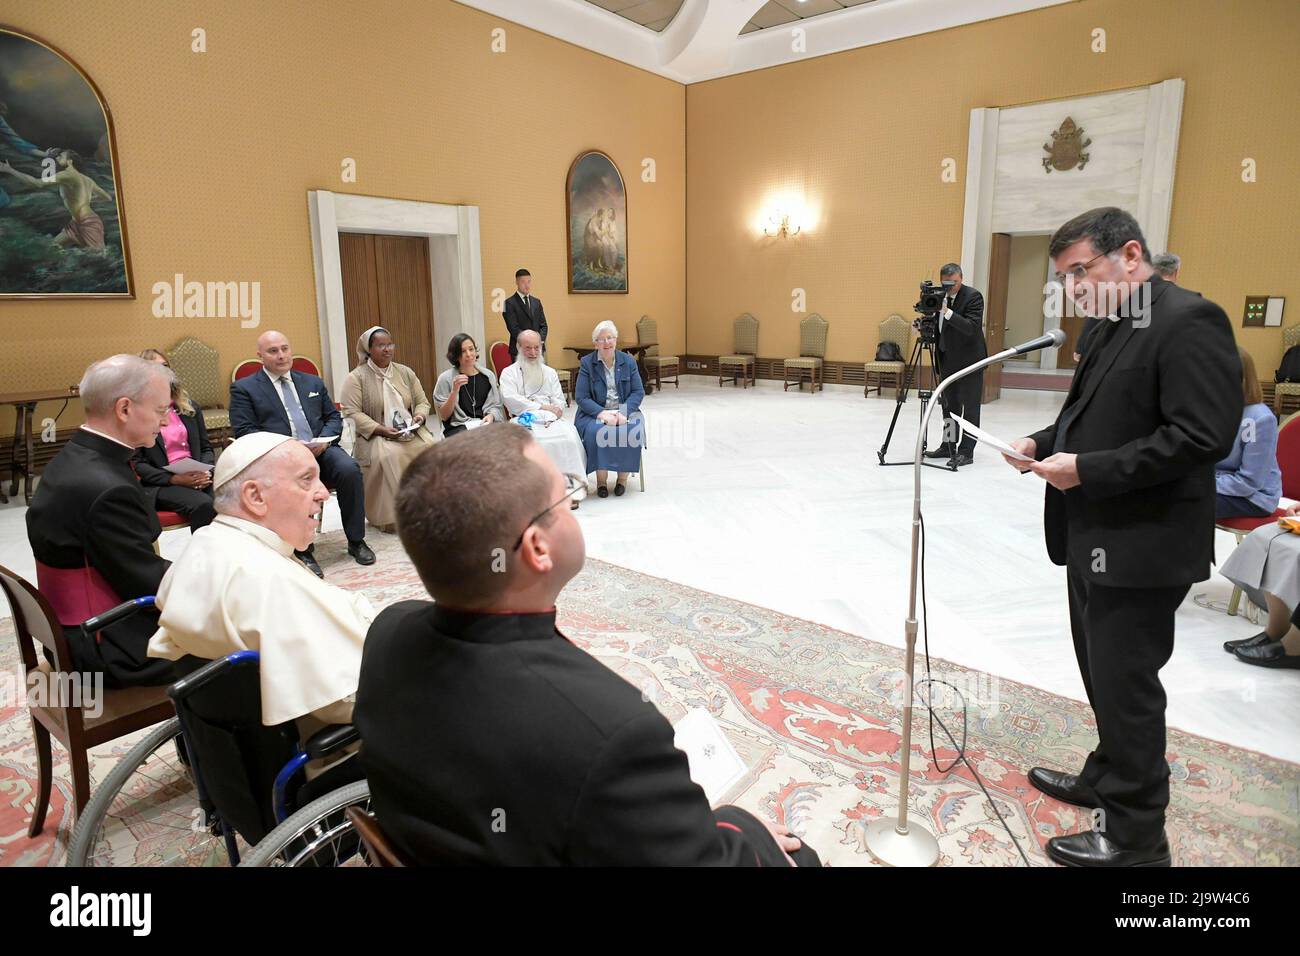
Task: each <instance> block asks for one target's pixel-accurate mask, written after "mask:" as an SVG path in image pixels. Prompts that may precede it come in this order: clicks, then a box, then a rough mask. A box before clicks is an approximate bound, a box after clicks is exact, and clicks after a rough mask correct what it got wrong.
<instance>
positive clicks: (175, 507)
mask: <svg viewBox="0 0 1300 956" xmlns="http://www.w3.org/2000/svg"><path fill="white" fill-rule="evenodd" d="M154 507H155V508H156V509H157V510H158V511H174V512H176V513H177V514H178V515H180V516H181V517H182V518H184V519H185V520H186V521H188V522H189V523H190V531H191V532H195V531H198V530H199V529H200V528H205V527H207V526H208V525H210V524H212V519H213V518H215V517H216V516H217V510H216V509H215V508H214V507H213V506H212V492H211V491H200V490H199V489H198V488H186V487H183V486H182V485H166V486H165V487H162V488H159V489H158V494H157V495H156V496H155V497H154Z"/></svg>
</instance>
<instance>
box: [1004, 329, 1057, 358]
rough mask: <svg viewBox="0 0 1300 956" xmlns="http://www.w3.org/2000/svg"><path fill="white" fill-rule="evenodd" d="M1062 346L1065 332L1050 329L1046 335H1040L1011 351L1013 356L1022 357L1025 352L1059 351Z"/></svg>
mask: <svg viewBox="0 0 1300 956" xmlns="http://www.w3.org/2000/svg"><path fill="white" fill-rule="evenodd" d="M1064 344H1065V332H1064V331H1063V330H1061V329H1052V331H1050V332H1048V333H1047V334H1046V335H1040V336H1039V337H1038V338H1036V339H1030V340H1029V341H1028V342H1024V343H1022V344H1020V345H1017V346H1015V347H1014V348H1013V349H1012V350H1011V351H1012V354H1014V355H1024V354H1025V353H1026V352H1037V351H1038V350H1039V349H1049V348H1050V349H1059V348H1060V347H1061V346H1062V345H1064Z"/></svg>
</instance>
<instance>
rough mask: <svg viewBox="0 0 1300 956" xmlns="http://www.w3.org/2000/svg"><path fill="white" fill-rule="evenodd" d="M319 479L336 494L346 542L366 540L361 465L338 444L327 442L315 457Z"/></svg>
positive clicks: (364, 496) (364, 499) (352, 542)
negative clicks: (328, 443) (324, 447)
mask: <svg viewBox="0 0 1300 956" xmlns="http://www.w3.org/2000/svg"><path fill="white" fill-rule="evenodd" d="M316 461H317V463H318V464H319V465H320V480H321V481H322V482H324V484H325V487H327V488H332V489H333V490H334V491H337V492H338V493H339V511H340V512H342V514H343V531H344V533H345V534H346V535H347V536H348V544H356V543H357V542H359V541H364V540H366V493H365V487H364V485H363V483H362V478H361V467H360V466H359V465H358V464H357V463H356V460H355V459H354V458H353V457H352V456H351V455H349V454H348V453H347V452H345V451H344V450H343V449H342V448H340V447H339V446H338V445H330V446H329V447H328V448H326V449H325V450H324V451H323V452H321V453H320V457H318V458H317V459H316Z"/></svg>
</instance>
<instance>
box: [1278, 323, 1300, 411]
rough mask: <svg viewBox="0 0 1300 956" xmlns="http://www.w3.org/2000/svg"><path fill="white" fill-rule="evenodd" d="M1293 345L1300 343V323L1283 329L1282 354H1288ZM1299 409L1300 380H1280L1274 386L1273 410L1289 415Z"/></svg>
mask: <svg viewBox="0 0 1300 956" xmlns="http://www.w3.org/2000/svg"><path fill="white" fill-rule="evenodd" d="M1293 345H1300V325H1289V326H1287V327H1286V328H1285V329H1283V330H1282V354H1283V355H1286V350H1287V349H1289V348H1291V347H1292V346H1293ZM1288 399H1290V401H1288ZM1297 409H1300V382H1278V383H1277V384H1276V385H1275V386H1274V387H1273V411H1275V412H1277V414H1279V415H1287V414H1290V413H1291V412H1294V411H1296V410H1297Z"/></svg>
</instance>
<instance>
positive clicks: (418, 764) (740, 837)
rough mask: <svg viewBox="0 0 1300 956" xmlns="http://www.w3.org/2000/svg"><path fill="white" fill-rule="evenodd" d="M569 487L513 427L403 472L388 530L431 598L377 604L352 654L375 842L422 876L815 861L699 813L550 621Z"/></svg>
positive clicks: (574, 566)
mask: <svg viewBox="0 0 1300 956" xmlns="http://www.w3.org/2000/svg"><path fill="white" fill-rule="evenodd" d="M578 487H579V486H578V485H576V484H571V483H568V482H566V480H565V478H564V477H563V476H562V475H561V474H560V472H559V471H558V470H557V469H556V467H555V465H554V464H553V463H552V462H551V460H550V458H549V457H547V455H546V453H545V452H544V451H542V448H541V446H540V445H538V444H537V442H536V441H534V440H533V438H532V436H531V434H530V433H529V432H528V431H527V430H526V429H522V428H516V427H515V426H513V425H509V424H495V425H485V426H484V427H482V428H479V429H475V430H474V431H471V432H468V433H466V434H464V435H461V436H460V437H458V438H457V439H456V440H455V441H454V442H443V443H441V444H438V445H435V446H434V447H433V448H430V449H429V450H428V451H425V452H424V453H423V454H421V455H420V457H419V458H417V459H416V460H415V462H414V463H412V464H411V465H410V467H409V468H408V469H407V471H406V473H405V474H404V475H403V477H402V484H401V487H400V490H399V491H398V500H397V526H398V533H399V534H400V535H401V538H402V544H403V545H404V546H405V547H406V550H407V552H408V554H409V555H410V557H411V560H412V562H413V563H414V564H415V568H416V570H417V571H418V572H419V574H420V578H421V580H422V581H423V582H424V585H425V587H426V588H428V590H429V593H430V594H431V595H432V596H433V597H434V599H435V601H436V602H437V603H436V604H434V603H430V602H428V601H405V602H402V603H399V604H395V605H393V606H392V607H389V608H388V609H387V610H385V611H383V612H382V613H381V614H380V615H379V617H378V618H376V619H375V622H374V624H373V625H371V628H370V633H369V635H368V636H367V638H366V644H365V649H364V651H363V656H362V660H361V682H360V686H359V687H358V689H357V701H356V707H355V708H354V710H353V721H354V723H355V724H356V726H357V728H358V729H359V730H360V731H361V737H362V739H363V740H364V741H365V745H364V746H363V747H362V750H361V759H362V762H363V763H364V765H365V769H366V776H367V779H368V780H369V782H370V792H371V798H372V801H373V806H374V809H375V814H376V816H377V817H378V819H379V821H380V826H382V827H383V830H384V832H385V834H386V835H387V836H388V837H389V839H390V840H391V842H392V843H393V844H394V845H395V846H396V848H397V850H398V851H399V852H400V853H401V854H402V855H404V856H405V857H406V858H407V859H408V860H409V861H411V862H412V863H416V864H424V865H438V864H446V865H543V866H545V865H599V866H616V865H627V866H643V865H666V866H789V865H791V864H792V863H797V864H798V865H801V866H816V865H818V864H819V861H818V858H817V854H816V853H814V852H813V850H812V849H811V848H809V847H807V846H804V845H803V844H802V843H801V842H800V840H799V839H798V838H797V837H795V836H793V835H792V834H791V833H790V832H789V830H788V829H786V828H785V827H784V826H782V825H778V824H775V823H769V822H765V821H760V820H759V819H758V818H757V817H755V816H754V815H752V814H750V813H748V812H746V811H744V810H740V809H738V808H736V807H721V808H719V809H718V810H717V811H714V810H713V809H712V808H710V806H709V802H708V800H707V799H706V798H705V796H704V791H703V790H701V789H700V788H699V786H697V785H696V784H695V783H693V782H692V781H691V778H690V772H689V769H688V766H687V761H686V755H685V754H683V753H682V752H681V751H680V750H678V749H677V748H676V747H674V746H673V728H672V725H671V724H669V723H668V721H667V720H666V719H665V718H664V716H663V715H662V714H661V713H659V711H658V710H657V709H656V708H655V706H654V705H653V704H652V703H649V702H647V700H646V699H645V698H644V697H643V695H642V693H641V691H640V690H638V689H637V688H636V687H634V686H632V685H631V684H630V683H628V682H627V681H626V680H624V679H623V678H622V677H620V676H618V675H617V674H615V673H614V672H613V671H611V670H609V669H608V668H607V667H605V665H604V664H602V663H600V662H599V661H598V660H596V659H595V658H594V657H592V656H591V655H590V654H588V653H587V652H586V651H584V650H582V649H581V648H579V647H577V646H576V645H574V644H573V643H571V642H570V641H569V639H568V638H566V637H565V636H564V634H562V633H561V632H560V631H559V630H558V629H557V628H556V626H555V600H556V596H557V595H558V594H559V593H560V591H561V589H562V588H563V587H564V586H565V585H566V584H567V583H568V582H569V580H570V579H571V578H573V576H574V575H575V574H577V573H578V572H579V571H580V570H581V569H582V564H583V561H584V559H585V546H584V544H583V539H582V531H581V528H580V527H579V526H578V523H577V520H576V519H575V518H574V516H573V513H572V512H571V511H570V509H569V505H568V502H569V497H570V495H572V494H573V493H574V492H576V490H577V488H578Z"/></svg>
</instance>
